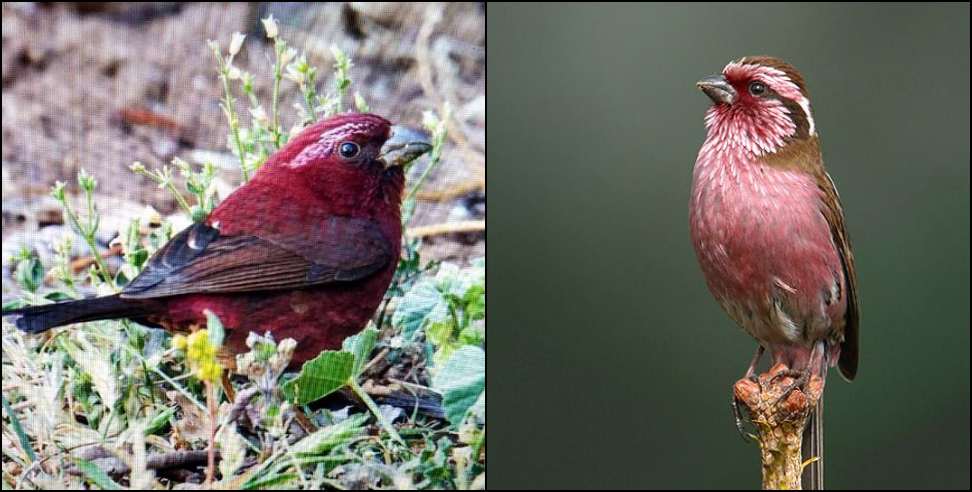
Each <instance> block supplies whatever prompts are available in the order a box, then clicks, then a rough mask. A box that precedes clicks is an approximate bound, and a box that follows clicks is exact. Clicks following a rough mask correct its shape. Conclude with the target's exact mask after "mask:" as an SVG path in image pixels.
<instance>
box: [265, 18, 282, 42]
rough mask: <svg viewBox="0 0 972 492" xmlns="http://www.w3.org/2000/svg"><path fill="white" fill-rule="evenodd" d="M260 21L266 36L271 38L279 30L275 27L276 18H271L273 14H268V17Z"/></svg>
mask: <svg viewBox="0 0 972 492" xmlns="http://www.w3.org/2000/svg"><path fill="white" fill-rule="evenodd" d="M261 22H263V29H264V30H265V31H267V37H268V38H270V39H273V38H275V37H277V34H278V33H279V30H278V29H277V20H276V19H274V18H273V14H270V17H267V18H266V19H261Z"/></svg>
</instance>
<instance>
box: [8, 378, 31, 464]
mask: <svg viewBox="0 0 972 492" xmlns="http://www.w3.org/2000/svg"><path fill="white" fill-rule="evenodd" d="M0 397H2V398H3V410H4V411H5V412H7V416H9V417H10V426H11V427H13V430H14V433H15V434H17V439H19V440H20V447H21V448H22V449H23V450H24V453H27V458H28V459H29V460H30V462H31V463H33V462H35V461H37V455H36V454H34V447H33V446H31V445H30V439H29V438H28V437H27V433H26V432H24V428H23V426H21V425H20V417H18V416H17V413H16V412H14V411H13V408H12V407H11V406H10V402H8V401H7V395H3V394H0Z"/></svg>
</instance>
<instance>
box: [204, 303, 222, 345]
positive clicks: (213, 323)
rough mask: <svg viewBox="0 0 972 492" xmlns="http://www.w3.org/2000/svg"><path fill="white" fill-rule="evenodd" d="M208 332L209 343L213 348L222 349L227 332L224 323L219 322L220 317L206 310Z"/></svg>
mask: <svg viewBox="0 0 972 492" xmlns="http://www.w3.org/2000/svg"><path fill="white" fill-rule="evenodd" d="M206 331H207V332H208V333H209V343H210V344H212V346H213V347H217V348H218V347H221V346H222V345H223V339H224V338H225V337H226V330H225V329H224V328H223V322H222V321H220V320H219V317H218V316H216V315H215V314H213V312H212V311H210V310H208V309H207V310H206Z"/></svg>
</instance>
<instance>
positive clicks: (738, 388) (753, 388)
mask: <svg viewBox="0 0 972 492" xmlns="http://www.w3.org/2000/svg"><path fill="white" fill-rule="evenodd" d="M762 391H763V386H762V383H761V382H760V380H759V377H758V376H757V375H755V374H747V375H746V377H744V378H742V379H740V380H739V381H737V382H736V384H735V385H733V391H732V395H731V396H730V398H729V408H730V410H731V411H732V417H733V419H734V421H735V423H736V431H737V432H738V433H739V436H740V437H742V440H743V441H745V442H756V440H757V439H756V436H755V434H753V433H752V432H749V431H748V430H747V429H746V428H745V425H744V422H745V420H749V421H750V423H752V420H751V419H744V418H743V414H742V411H741V410H740V409H739V404H740V403H742V404H743V405H746V406H747V407H748V406H749V405H750V403H748V402H749V401H750V400H751V399H752V396H753V395H758V394H759V393H761V392H762Z"/></svg>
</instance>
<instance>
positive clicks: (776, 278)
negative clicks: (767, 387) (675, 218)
mask: <svg viewBox="0 0 972 492" xmlns="http://www.w3.org/2000/svg"><path fill="white" fill-rule="evenodd" d="M698 86H699V88H700V89H701V90H702V91H703V92H705V94H706V95H708V96H709V97H710V98H711V99H712V102H713V105H712V107H711V108H709V110H708V112H707V113H706V116H705V124H706V128H707V130H708V134H707V136H706V139H705V143H704V144H703V145H702V149H701V150H700V151H699V156H698V160H697V161H696V163H695V171H694V173H693V183H692V197H691V202H690V204H689V215H690V219H689V220H690V227H691V234H692V244H693V246H694V247H695V252H696V255H697V257H698V260H699V264H700V265H701V266H702V272H703V274H704V275H705V280H706V283H707V284H708V286H709V290H710V291H711V292H712V295H713V296H715V298H716V300H717V301H718V302H719V304H720V305H721V306H722V308H723V309H724V310H725V311H726V313H727V314H729V317H730V318H732V319H733V320H734V321H735V322H736V323H738V324H739V325H740V326H741V327H742V328H743V329H744V330H746V332H747V333H749V334H750V335H752V336H753V338H755V339H756V341H757V342H758V343H759V347H758V349H757V353H756V356H755V357H754V358H753V362H752V363H751V364H750V366H749V370H748V371H747V373H746V376H747V377H752V376H753V375H754V374H755V371H756V365H757V363H758V361H759V357H760V356H761V355H762V353H763V350H768V351H769V352H770V354H771V355H772V357H773V361H774V362H775V363H783V364H785V365H786V366H787V367H788V368H790V369H791V370H792V371H797V373H799V374H800V377H799V378H798V382H799V383H801V384H802V383H805V382H806V381H807V380H808V378H809V375H810V374H817V375H820V376H821V377H822V378H824V379H825V378H826V373H827V368H828V367H830V366H833V365H837V366H838V367H839V368H840V372H841V373H842V374H843V375H844V377H846V378H847V379H848V380H851V379H854V376H855V375H856V374H857V358H858V333H859V321H858V316H859V315H858V305H857V278H856V274H855V273H854V255H853V253H852V252H851V246H850V242H849V240H848V237H847V232H846V230H845V228H844V213H843V210H842V208H841V204H840V199H839V197H838V195H837V189H836V188H835V186H834V182H833V180H831V178H830V176H829V175H828V174H827V171H826V170H825V169H824V165H823V160H822V158H821V154H820V139H819V137H818V136H817V127H816V125H815V124H814V120H813V115H812V114H811V112H810V99H809V96H808V94H807V89H806V86H805V84H804V81H803V77H802V76H801V75H800V73H799V72H797V70H796V69H795V68H793V67H792V66H790V65H788V64H787V63H785V62H783V61H782V60H779V59H776V58H771V57H762V56H754V57H746V58H742V59H740V60H738V61H734V62H731V63H729V64H728V65H726V67H725V68H724V69H723V71H722V74H721V75H717V76H714V77H708V78H705V79H702V80H701V81H699V82H698ZM822 412H823V407H822V400H821V402H820V404H819V405H818V407H817V408H816V410H815V414H814V417H813V421H814V423H813V424H811V425H810V426H809V428H810V429H811V432H812V433H813V434H814V435H813V436H812V437H811V438H810V439H808V441H809V442H810V444H811V446H812V449H811V452H812V453H813V454H814V455H816V456H822V454H823V441H822V439H823V432H822V431H823V429H822V417H823V413H822ZM813 448H816V449H813ZM815 467H816V468H817V473H814V474H811V482H813V481H814V477H816V479H817V480H820V481H822V466H819V463H817V464H816V465H815ZM817 485H818V486H822V483H819V484H817Z"/></svg>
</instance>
